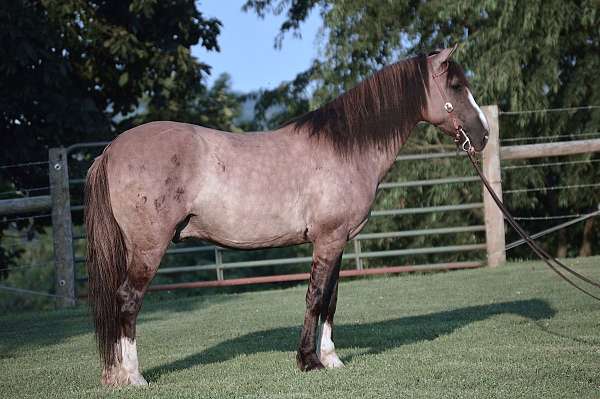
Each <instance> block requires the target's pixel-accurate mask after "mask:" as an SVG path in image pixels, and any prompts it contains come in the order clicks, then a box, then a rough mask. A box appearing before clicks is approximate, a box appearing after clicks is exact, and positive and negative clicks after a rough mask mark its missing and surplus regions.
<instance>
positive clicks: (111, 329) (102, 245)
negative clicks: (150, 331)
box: [85, 152, 127, 368]
mask: <svg viewBox="0 0 600 399" xmlns="http://www.w3.org/2000/svg"><path fill="white" fill-rule="evenodd" d="M107 161H108V154H107V153H106V152H105V153H104V154H102V156H100V157H98V158H97V159H96V161H95V162H94V164H93V165H92V167H91V168H90V170H89V171H88V175H87V179H86V183H85V227H86V232H87V271H88V276H89V294H88V295H89V303H90V310H91V312H92V315H93V318H94V326H95V327H96V341H97V343H98V351H99V352H100V359H101V360H102V362H103V364H104V367H105V368H108V367H110V366H111V365H113V364H115V362H116V361H121V359H120V357H121V355H120V354H121V350H120V343H119V338H120V336H121V311H120V305H119V302H118V299H117V290H118V289H119V287H120V286H121V284H122V283H123V281H124V280H125V277H126V273H127V248H126V246H125V238H124V236H123V232H122V231H121V228H120V227H119V225H118V224H117V221H116V220H115V217H114V215H113V212H112V208H111V204H110V193H109V190H108V179H107V174H106V164H107Z"/></svg>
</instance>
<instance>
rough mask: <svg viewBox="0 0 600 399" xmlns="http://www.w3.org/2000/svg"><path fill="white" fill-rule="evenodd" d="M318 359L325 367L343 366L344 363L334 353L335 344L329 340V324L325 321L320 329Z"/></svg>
mask: <svg viewBox="0 0 600 399" xmlns="http://www.w3.org/2000/svg"><path fill="white" fill-rule="evenodd" d="M319 360H321V363H323V365H324V366H325V367H327V368H338V367H344V363H342V361H341V360H340V358H339V357H338V355H337V354H336V353H335V345H334V344H333V341H332V340H331V324H329V323H328V322H325V323H324V324H323V328H322V330H321V345H320V351H319Z"/></svg>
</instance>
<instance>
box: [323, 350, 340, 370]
mask: <svg viewBox="0 0 600 399" xmlns="http://www.w3.org/2000/svg"><path fill="white" fill-rule="evenodd" d="M319 359H320V360H321V363H323V365H324V366H325V367H327V368H328V369H338V368H341V367H344V363H343V362H342V361H341V360H340V358H339V357H338V355H337V354H336V353H335V352H333V351H332V352H327V353H325V352H323V351H321V355H320V356H319Z"/></svg>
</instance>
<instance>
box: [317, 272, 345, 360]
mask: <svg viewBox="0 0 600 399" xmlns="http://www.w3.org/2000/svg"><path fill="white" fill-rule="evenodd" d="M339 270H340V264H339V263H338V266H337V273H336V274H335V276H334V278H335V280H336V282H335V287H334V288H333V293H332V294H331V299H330V301H329V307H328V308H327V313H326V314H324V315H323V314H322V315H321V321H322V322H323V326H322V328H321V343H320V344H319V360H321V363H323V366H325V367H327V368H338V367H344V363H342V361H341V360H340V358H339V357H338V355H337V353H335V345H334V344H333V316H334V315H335V308H336V305H337V293H338V281H337V279H338V277H339Z"/></svg>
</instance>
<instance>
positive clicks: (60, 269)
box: [48, 147, 75, 307]
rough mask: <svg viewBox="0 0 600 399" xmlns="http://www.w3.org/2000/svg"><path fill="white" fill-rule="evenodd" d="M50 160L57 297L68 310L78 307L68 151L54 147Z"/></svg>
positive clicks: (60, 304)
mask: <svg viewBox="0 0 600 399" xmlns="http://www.w3.org/2000/svg"><path fill="white" fill-rule="evenodd" d="M48 158H49V163H50V172H49V175H50V196H51V200H52V201H51V202H52V236H53V241H54V266H55V268H56V295H60V296H61V297H62V298H60V299H59V300H58V304H59V306H61V307H67V306H73V305H75V269H74V261H73V231H72V225H71V200H70V196H69V171H68V167H67V151H66V150H65V149H64V148H62V147H61V148H51V149H50V151H49V156H48Z"/></svg>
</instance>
